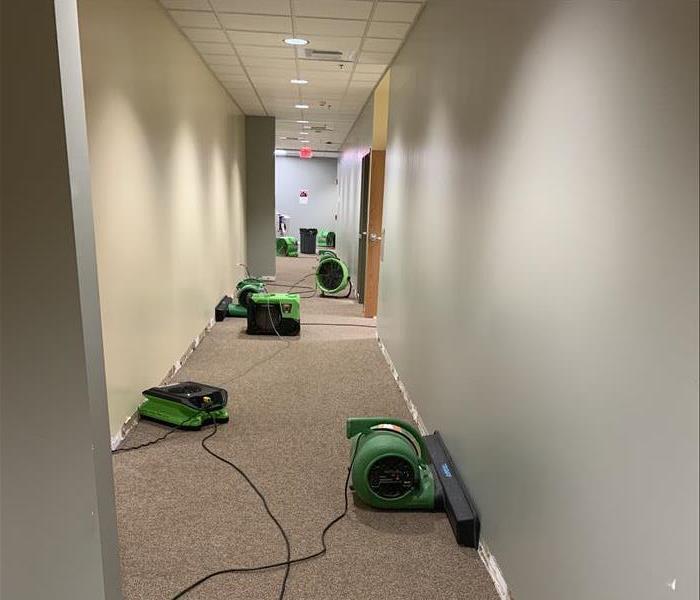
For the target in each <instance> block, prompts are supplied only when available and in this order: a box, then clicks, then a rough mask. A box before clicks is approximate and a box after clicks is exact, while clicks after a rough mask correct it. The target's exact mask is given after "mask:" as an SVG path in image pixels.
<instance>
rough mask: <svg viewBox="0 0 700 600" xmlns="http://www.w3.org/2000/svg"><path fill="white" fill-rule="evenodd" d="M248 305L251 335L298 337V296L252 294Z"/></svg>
mask: <svg viewBox="0 0 700 600" xmlns="http://www.w3.org/2000/svg"><path fill="white" fill-rule="evenodd" d="M249 300H250V302H249V303H248V329H247V330H246V333H249V334H251V335H299V331H300V330H301V324H300V320H301V301H300V298H299V294H253V295H252V296H250V298H249Z"/></svg>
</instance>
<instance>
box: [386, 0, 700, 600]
mask: <svg viewBox="0 0 700 600" xmlns="http://www.w3.org/2000/svg"><path fill="white" fill-rule="evenodd" d="M386 169H387V171H386V194H385V204H384V207H385V208H384V226H385V228H386V237H385V254H384V256H385V257H384V263H383V265H382V269H381V287H380V307H379V331H380V335H381V337H382V338H383V340H384V341H385V343H386V345H387V347H388V350H389V352H390V354H391V356H392V358H393V360H394V362H395V364H396V367H397V369H398V371H399V375H400V376H401V378H402V379H403V381H404V383H405V384H406V387H407V390H408V393H409V394H410V396H411V397H412V399H413V401H414V402H415V403H416V404H417V406H418V409H419V411H420V413H421V414H422V416H423V417H424V419H425V421H426V423H427V426H428V428H429V429H433V428H437V429H440V430H442V432H443V434H444V435H445V438H446V441H447V444H448V446H449V448H450V451H451V453H452V454H453V456H454V458H455V459H456V461H457V462H458V465H459V467H460V470H461V471H462V473H463V475H464V477H465V479H466V480H467V482H468V484H469V486H470V489H471V492H472V493H473V495H474V497H475V500H476V503H477V504H478V507H479V509H480V512H481V517H482V522H483V534H484V537H485V539H486V541H487V543H488V544H489V546H490V547H491V550H492V551H493V552H494V554H495V556H496V558H497V560H498V561H499V563H500V565H501V567H502V569H503V571H504V573H505V576H506V579H507V580H508V582H509V584H510V585H511V587H512V593H513V596H514V598H516V599H517V600H561V599H563V598H565V599H567V600H594V599H595V600H621V599H625V600H628V599H629V600H631V599H635V600H658V599H660V598H669V599H671V598H677V599H679V600H680V599H683V600H696V599H697V597H698V3H697V2H693V1H689V0H674V1H672V2H669V1H656V2H642V1H631V0H627V1H621V2H590V1H588V0H586V1H583V0H582V1H571V2H493V1H492V0H435V1H433V2H428V3H427V4H426V8H425V10H424V12H423V14H422V16H421V17H420V19H419V21H418V23H417V25H416V27H415V29H414V30H413V32H412V33H411V34H410V35H409V38H408V40H407V42H406V45H405V46H404V47H403V49H402V51H401V52H400V54H399V56H398V58H397V60H396V62H395V64H394V65H393V67H392V73H391V100H390V117H389V140H388V149H387V158H386ZM426 349H429V352H427V351H426ZM674 579H675V580H676V592H675V593H672V592H671V590H670V588H669V587H668V585H667V584H669V583H671V582H673V580H674Z"/></svg>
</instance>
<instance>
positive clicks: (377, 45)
mask: <svg viewBox="0 0 700 600" xmlns="http://www.w3.org/2000/svg"><path fill="white" fill-rule="evenodd" d="M401 42H402V40H386V39H378V38H366V39H365V41H364V43H363V44H362V50H363V51H365V50H368V51H369V52H391V53H392V54H394V53H396V51H397V50H398V49H399V48H400V47H401Z"/></svg>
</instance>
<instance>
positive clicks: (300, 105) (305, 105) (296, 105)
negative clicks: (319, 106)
mask: <svg viewBox="0 0 700 600" xmlns="http://www.w3.org/2000/svg"><path fill="white" fill-rule="evenodd" d="M294 108H309V105H308V104H295V105H294Z"/></svg>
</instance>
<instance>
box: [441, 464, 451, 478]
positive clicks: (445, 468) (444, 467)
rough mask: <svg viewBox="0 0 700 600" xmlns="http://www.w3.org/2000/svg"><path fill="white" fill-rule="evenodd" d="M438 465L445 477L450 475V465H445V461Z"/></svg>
mask: <svg viewBox="0 0 700 600" xmlns="http://www.w3.org/2000/svg"><path fill="white" fill-rule="evenodd" d="M440 467H441V468H442V474H443V475H444V476H445V477H452V471H450V467H448V466H447V463H442V465H440Z"/></svg>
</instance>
